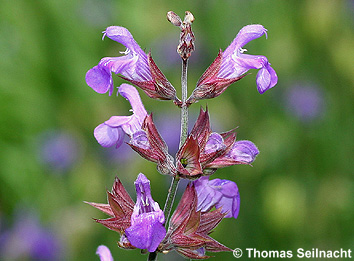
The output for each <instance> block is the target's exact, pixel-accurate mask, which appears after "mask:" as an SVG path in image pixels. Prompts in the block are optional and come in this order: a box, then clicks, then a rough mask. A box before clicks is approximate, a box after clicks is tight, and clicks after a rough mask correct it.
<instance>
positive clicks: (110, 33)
mask: <svg viewBox="0 0 354 261" xmlns="http://www.w3.org/2000/svg"><path fill="white" fill-rule="evenodd" d="M105 36H107V37H109V38H110V39H112V40H114V41H117V42H119V43H121V44H123V45H124V46H125V47H126V48H127V50H126V51H125V52H124V53H123V54H124V55H123V56H120V57H105V58H102V60H101V61H100V62H99V63H98V65H97V66H95V67H93V68H92V69H90V70H89V71H88V72H87V73H86V82H87V84H88V85H89V86H90V87H91V88H92V89H94V91H96V92H98V93H106V92H107V91H109V95H112V93H113V78H112V74H111V72H114V73H115V74H121V75H123V76H124V77H126V78H127V79H131V80H135V81H151V80H152V75H151V73H150V69H149V64H148V57H147V55H146V53H145V52H144V51H143V50H142V49H141V48H140V46H139V45H138V44H137V42H136V41H135V40H134V38H133V36H132V35H131V33H130V32H129V31H128V30H127V29H126V28H124V27H120V26H110V27H108V28H107V29H106V31H104V32H103V38H104V37H105ZM103 38H102V39H103Z"/></svg>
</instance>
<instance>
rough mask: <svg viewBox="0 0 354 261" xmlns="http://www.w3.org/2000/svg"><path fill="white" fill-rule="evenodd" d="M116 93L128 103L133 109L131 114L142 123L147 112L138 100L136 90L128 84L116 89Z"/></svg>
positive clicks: (138, 96)
mask: <svg viewBox="0 0 354 261" xmlns="http://www.w3.org/2000/svg"><path fill="white" fill-rule="evenodd" d="M118 92H119V93H120V95H122V96H123V97H124V98H126V99H127V100H128V101H129V102H130V105H131V106H132V109H133V113H134V114H135V115H136V116H137V117H138V118H139V119H140V120H141V121H142V122H143V121H144V119H145V117H146V115H147V112H146V110H145V108H144V105H143V103H142V101H141V99H140V95H139V92H138V91H137V89H136V88H135V87H133V86H131V85H129V84H125V83H123V84H122V85H121V86H120V87H119V88H118Z"/></svg>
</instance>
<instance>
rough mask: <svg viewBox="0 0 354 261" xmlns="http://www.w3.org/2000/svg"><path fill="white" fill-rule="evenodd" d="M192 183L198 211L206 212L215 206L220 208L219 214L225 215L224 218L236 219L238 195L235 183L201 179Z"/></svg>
mask: <svg viewBox="0 0 354 261" xmlns="http://www.w3.org/2000/svg"><path fill="white" fill-rule="evenodd" d="M193 183H194V186H195V190H196V192H197V195H198V208H197V210H198V211H202V212H207V211H209V210H210V209H211V208H212V207H214V206H215V207H216V208H221V213H226V215H225V218H230V217H234V218H237V216H238V213H239V210H240V194H239V191H238V188H237V185H236V183H235V182H233V181H230V180H226V179H212V180H209V178H208V177H201V178H199V179H198V180H196V181H193Z"/></svg>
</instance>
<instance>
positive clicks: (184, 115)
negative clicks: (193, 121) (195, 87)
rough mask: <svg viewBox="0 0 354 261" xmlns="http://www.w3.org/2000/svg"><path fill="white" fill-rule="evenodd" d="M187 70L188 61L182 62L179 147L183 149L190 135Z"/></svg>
mask: <svg viewBox="0 0 354 261" xmlns="http://www.w3.org/2000/svg"><path fill="white" fill-rule="evenodd" d="M187 69H188V59H187V60H182V77H181V82H182V108H181V139H180V143H179V147H181V146H182V145H183V143H184V142H185V141H186V139H187V135H188V106H187V104H186V100H187V95H188V87H187Z"/></svg>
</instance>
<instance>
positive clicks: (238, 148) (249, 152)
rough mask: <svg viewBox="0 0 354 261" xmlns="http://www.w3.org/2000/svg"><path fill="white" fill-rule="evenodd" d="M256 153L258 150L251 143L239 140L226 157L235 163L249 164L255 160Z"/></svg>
mask: <svg viewBox="0 0 354 261" xmlns="http://www.w3.org/2000/svg"><path fill="white" fill-rule="evenodd" d="M258 153H259V150H258V148H257V147H256V145H254V143H253V142H251V141H248V140H240V141H236V142H235V144H234V145H233V147H232V149H231V150H230V151H229V153H228V154H227V155H226V156H227V157H230V158H232V159H234V160H236V161H241V162H245V163H249V164H251V163H252V162H253V161H254V160H255V158H256V156H257V155H258Z"/></svg>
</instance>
